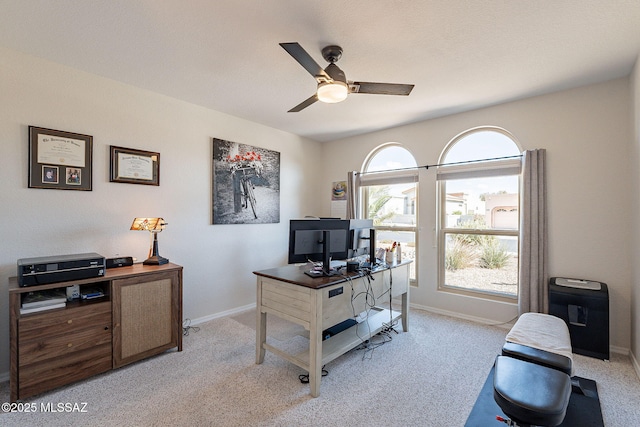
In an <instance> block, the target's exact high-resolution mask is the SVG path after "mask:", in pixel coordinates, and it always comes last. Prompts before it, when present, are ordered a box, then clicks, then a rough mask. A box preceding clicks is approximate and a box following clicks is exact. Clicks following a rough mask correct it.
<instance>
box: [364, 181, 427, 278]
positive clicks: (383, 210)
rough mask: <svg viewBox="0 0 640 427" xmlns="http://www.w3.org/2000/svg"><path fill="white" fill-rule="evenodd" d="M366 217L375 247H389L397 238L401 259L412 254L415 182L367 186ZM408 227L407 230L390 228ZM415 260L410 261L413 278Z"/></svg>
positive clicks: (414, 238)
mask: <svg viewBox="0 0 640 427" xmlns="http://www.w3.org/2000/svg"><path fill="white" fill-rule="evenodd" d="M366 191H368V209H367V212H368V218H370V219H373V225H374V226H375V227H376V248H385V249H390V248H391V247H392V246H393V242H399V243H400V247H401V250H402V259H412V260H415V257H416V233H415V226H416V184H415V183H411V184H395V185H375V186H370V187H367V190H366ZM398 227H402V228H406V227H409V228H410V230H409V231H405V230H403V231H399V230H394V228H398ZM415 271H416V263H415V262H413V263H412V264H411V275H410V279H411V280H415V278H416V274H415Z"/></svg>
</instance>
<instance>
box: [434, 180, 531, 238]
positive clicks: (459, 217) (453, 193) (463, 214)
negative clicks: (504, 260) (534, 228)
mask: <svg viewBox="0 0 640 427" xmlns="http://www.w3.org/2000/svg"><path fill="white" fill-rule="evenodd" d="M443 188H445V197H446V202H445V203H446V208H445V212H446V215H445V217H446V218H445V220H444V223H443V226H444V228H471V229H481V230H484V229H501V230H517V229H518V226H519V224H518V222H519V215H518V199H519V193H518V176H504V177H491V178H471V179H460V180H450V181H446V183H444V184H443Z"/></svg>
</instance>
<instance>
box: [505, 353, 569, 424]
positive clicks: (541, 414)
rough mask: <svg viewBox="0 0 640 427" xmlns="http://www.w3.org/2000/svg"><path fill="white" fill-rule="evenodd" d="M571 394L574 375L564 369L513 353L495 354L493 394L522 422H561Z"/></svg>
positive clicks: (518, 421) (506, 413)
mask: <svg viewBox="0 0 640 427" xmlns="http://www.w3.org/2000/svg"><path fill="white" fill-rule="evenodd" d="M570 396H571V378H570V377H569V375H567V374H565V373H564V372H561V371H558V370H556V369H551V368H548V367H545V366H541V365H536V364H534V363H531V362H525V361H523V360H519V359H514V358H511V357H506V356H498V357H497V358H496V363H495V371H494V376H493V397H494V399H495V401H496V403H497V404H498V406H499V407H500V409H502V411H503V412H504V414H505V415H506V416H508V417H509V418H511V420H513V421H515V422H516V423H517V424H518V425H519V426H522V427H526V426H545V427H546V426H548V427H554V426H557V425H559V424H560V423H562V420H564V416H565V414H566V412H567V405H568V404H569V397H570Z"/></svg>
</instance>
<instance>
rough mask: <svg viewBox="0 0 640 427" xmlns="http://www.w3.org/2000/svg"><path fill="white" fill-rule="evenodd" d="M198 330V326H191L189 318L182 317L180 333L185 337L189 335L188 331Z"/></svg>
mask: <svg viewBox="0 0 640 427" xmlns="http://www.w3.org/2000/svg"><path fill="white" fill-rule="evenodd" d="M190 330H192V331H193V332H198V331H199V330H200V327H199V326H191V319H184V322H182V335H184V336H185V337H186V336H187V335H189V331H190Z"/></svg>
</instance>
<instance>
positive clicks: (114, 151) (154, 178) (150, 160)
mask: <svg viewBox="0 0 640 427" xmlns="http://www.w3.org/2000/svg"><path fill="white" fill-rule="evenodd" d="M109 151H110V156H109V157H110V160H111V162H110V163H111V167H110V169H109V171H110V172H109V181H110V182H123V183H126V184H144V185H160V153H156V152H153V151H144V150H135V149H133V148H124V147H116V146H114V145H111V146H110V150H109Z"/></svg>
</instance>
